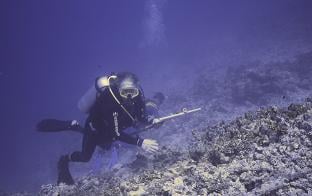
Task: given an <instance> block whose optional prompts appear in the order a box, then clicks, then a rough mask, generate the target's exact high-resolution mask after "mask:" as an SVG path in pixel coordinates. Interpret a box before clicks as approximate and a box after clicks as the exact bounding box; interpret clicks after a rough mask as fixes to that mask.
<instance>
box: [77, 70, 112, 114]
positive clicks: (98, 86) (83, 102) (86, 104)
mask: <svg viewBox="0 0 312 196" xmlns="http://www.w3.org/2000/svg"><path fill="white" fill-rule="evenodd" d="M115 78H116V76H114V75H112V76H101V77H98V78H96V80H95V85H92V86H91V87H90V88H89V89H88V91H87V92H86V93H85V94H84V95H83V96H82V97H81V98H80V99H79V101H78V108H79V110H80V111H81V112H83V113H89V111H90V109H91V107H92V105H93V104H94V103H95V101H96V96H97V93H98V92H103V91H104V90H105V89H106V88H107V87H109V85H110V79H115Z"/></svg>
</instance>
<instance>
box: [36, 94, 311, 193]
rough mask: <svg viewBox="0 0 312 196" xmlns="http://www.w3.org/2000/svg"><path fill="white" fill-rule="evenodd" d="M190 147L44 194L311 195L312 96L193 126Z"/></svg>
mask: <svg viewBox="0 0 312 196" xmlns="http://www.w3.org/2000/svg"><path fill="white" fill-rule="evenodd" d="M192 134H193V139H192V142H191V144H190V145H189V146H188V151H187V152H186V153H185V152H175V151H172V150H171V149H170V148H166V147H163V148H162V149H161V150H160V152H158V153H157V154H155V155H147V154H143V153H140V154H137V158H136V160H135V161H134V162H132V163H130V164H128V165H124V166H122V167H121V168H119V169H115V170H114V171H112V172H111V173H106V175H104V176H103V175H99V176H85V177H83V178H81V179H78V180H77V183H76V184H75V185H73V186H67V185H63V184H61V185H59V186H56V185H44V186H42V188H41V190H40V192H39V195H209V194H211V195H216V194H221V195H240V194H247V195H255V194H256V195H263V194H264V195H284V194H287V195H293V194H297V195H310V194H312V151H311V147H312V99H311V98H308V99H306V101H305V102H304V103H301V104H291V105H289V106H288V107H286V108H278V107H275V106H272V107H268V108H266V109H261V110H258V111H255V112H247V113H245V114H244V115H243V116H241V117H238V118H236V119H234V120H233V121H231V122H229V123H224V122H220V123H218V124H216V125H214V126H209V127H206V128H205V129H200V130H193V131H192Z"/></svg>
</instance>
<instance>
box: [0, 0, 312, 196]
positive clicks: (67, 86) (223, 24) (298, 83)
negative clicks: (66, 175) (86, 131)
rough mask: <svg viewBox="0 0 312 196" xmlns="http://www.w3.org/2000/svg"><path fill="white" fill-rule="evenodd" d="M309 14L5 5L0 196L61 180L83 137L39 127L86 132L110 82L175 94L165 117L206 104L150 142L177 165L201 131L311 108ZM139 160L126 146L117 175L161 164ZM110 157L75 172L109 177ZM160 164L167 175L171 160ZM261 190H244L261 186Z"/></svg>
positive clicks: (182, 1)
mask: <svg viewBox="0 0 312 196" xmlns="http://www.w3.org/2000/svg"><path fill="white" fill-rule="evenodd" d="M311 9H312V2H311V1H309V0H296V1H294V0H270V1H269V0H263V1H256V0H249V1H247V0H236V1H214V0H207V1H206V0H197V1H191V0H135V1H130V0H128V1H127V0H94V1H82V0H75V1H72V0H68V1H60V0H56V1H39V0H28V1H21V0H2V1H1V2H0V10H1V11H0V15H1V17H0V22H1V23H0V24H1V37H0V39H1V53H0V55H1V58H0V88H1V93H0V95H1V96H0V97H1V101H0V108H1V118H0V119H1V120H0V122H1V137H0V156H1V158H0V193H1V191H3V194H5V193H4V192H19V191H27V192H38V191H40V190H42V187H41V185H44V184H55V182H56V178H57V171H56V164H57V160H58V159H59V157H60V155H62V154H65V153H68V152H72V151H73V150H77V149H80V148H81V146H80V145H81V140H82V137H81V135H79V134H77V133H73V132H66V131H64V132H61V133H39V132H36V130H35V126H36V123H37V122H38V121H39V120H41V119H44V118H57V119H64V120H71V119H77V120H79V122H80V123H81V124H83V122H84V120H85V118H86V116H84V114H82V113H81V112H80V111H79V110H78V108H77V102H78V100H79V98H80V97H81V96H82V95H83V94H84V92H85V91H86V90H87V89H88V88H89V87H90V86H91V85H92V84H93V82H94V80H95V78H96V77H97V76H100V75H104V74H110V73H112V72H119V71H131V72H133V73H135V74H137V75H138V77H139V79H140V82H141V84H142V86H143V89H144V91H145V95H146V97H150V96H152V95H153V93H154V92H158V91H160V92H163V93H164V94H165V95H166V97H167V99H166V101H165V103H164V105H162V106H161V111H160V113H161V114H162V115H167V114H170V113H173V112H177V111H179V110H180V109H181V108H182V107H187V108H190V109H191V108H195V107H201V108H202V111H201V112H199V113H196V114H194V115H193V114H192V115H188V116H185V117H181V118H179V119H175V120H174V121H169V122H166V123H165V125H164V126H162V127H161V128H160V129H157V130H151V131H149V132H146V133H144V134H142V137H145V138H146V137H150V138H154V139H156V140H157V141H159V143H160V146H162V147H166V148H167V149H169V150H170V152H171V154H170V153H169V152H167V151H165V152H167V153H168V154H169V155H170V156H171V157H170V160H171V159H174V156H177V157H179V155H177V154H175V153H173V152H181V153H182V154H183V153H186V154H189V152H191V151H190V148H193V147H194V141H193V140H191V139H190V138H192V137H193V134H192V130H198V132H203V133H204V131H201V130H204V129H205V130H206V131H207V127H209V126H213V125H215V124H218V123H220V122H223V123H224V122H230V121H231V120H233V119H235V118H236V117H239V116H241V115H243V114H244V113H245V112H248V111H257V110H259V109H263V108H265V107H269V106H272V105H274V106H276V107H286V106H288V105H289V104H291V103H298V102H303V101H304V100H305V99H306V98H307V97H310V96H311V95H312V93H311V90H312V87H311V84H312V83H311V82H312V79H311V74H312V22H311V19H312V12H311ZM302 107H303V108H308V109H306V110H304V112H299V113H300V114H302V115H303V114H307V115H309V112H308V111H309V107H310V106H309V105H308V106H307V105H304V106H302ZM291 109H292V108H291ZM295 110H296V109H295ZM300 111H301V110H300ZM299 113H298V115H299ZM257 118H265V117H263V116H260V117H259V116H258V117H257ZM294 118H295V117H294ZM305 121H307V123H308V124H309V123H310V121H309V120H307V119H305ZM303 124H304V123H303ZM220 126H221V127H222V126H223V125H220ZM220 126H219V128H214V129H210V130H209V132H210V133H212V135H213V136H211V137H212V138H215V137H219V135H218V134H219V132H218V131H217V130H218V129H220ZM298 126H299V125H298ZM298 134H299V133H298ZM299 135H300V134H299ZM257 137H258V136H257ZM247 138H248V137H247ZM255 138H256V136H254V135H252V136H250V137H249V139H248V141H254V140H255ZM227 139H228V138H227ZM234 139H235V138H234ZM234 139H233V140H234ZM236 139H237V138H236ZM229 140H230V139H229ZM255 143H256V140H255ZM276 143H279V140H278V141H277V142H276ZM207 146H208V144H207ZM224 146H226V145H224ZM194 148H195V147H194ZM212 148H213V147H211V149H212ZM229 148H231V147H229ZM242 148H243V147H242ZM306 148H307V149H306V150H307V151H309V150H311V147H309V145H306ZM246 149H248V148H247V147H246ZM215 150H216V151H220V152H221V151H222V150H220V149H219V148H215ZM240 150H241V151H244V149H240ZM196 152H197V151H196ZM205 152H206V151H205ZM137 153H142V152H140V149H137V148H136V147H132V146H128V145H125V144H122V146H121V147H120V149H119V158H118V159H119V160H118V163H117V164H116V170H117V171H119V172H114V173H116V174H114V175H124V174H125V173H127V172H129V176H131V175H130V171H128V170H127V169H125V165H127V164H128V165H129V163H132V162H133V161H141V162H140V163H142V162H143V163H142V164H141V168H142V169H144V168H145V169H147V171H149V169H151V167H153V164H154V165H155V164H156V165H157V160H158V159H156V161H155V160H154V162H149V161H148V158H147V159H145V157H143V158H142V156H143V155H142V156H137ZM143 154H144V153H143ZM164 154H165V153H164ZM168 154H167V156H169V155H168ZM225 154H226V153H225ZM298 154H300V153H299V152H298ZM165 155H166V154H165ZM192 156H193V155H192ZM192 156H191V158H192ZM207 156H208V155H207ZM211 156H212V155H211V153H210V154H209V156H208V158H207V161H208V162H211V163H214V164H213V165H214V167H218V164H219V163H221V162H222V161H221V162H220V160H221V159H220V157H219V159H220V160H219V162H218V161H217V163H215V162H214V161H212V160H211V159H209V157H210V158H211ZM213 156H217V157H218V156H219V155H214V154H213ZM222 156H223V155H222ZM231 156H234V155H231ZM231 156H230V155H229V157H230V160H233V159H235V158H233V157H231ZM246 156H247V155H246ZM294 156H295V155H294ZM138 157H139V158H138ZM146 157H148V155H146ZM307 157H308V158H307V162H309V161H311V156H310V155H309V156H308V155H307ZM309 157H310V158H309ZM110 158H111V152H110V151H108V152H102V151H100V150H99V151H98V152H97V154H96V155H94V157H93V158H92V160H91V161H90V162H89V163H81V164H80V163H73V168H71V170H72V173H73V175H74V176H75V177H76V178H77V179H78V178H84V177H85V176H87V175H89V176H93V175H100V176H102V177H103V178H104V177H109V176H110V175H111V173H110V172H111V171H108V170H109V169H107V165H108V163H109V159H110ZM163 159H166V157H163ZM168 159H169V158H168ZM195 159H196V158H195ZM159 160H161V158H159ZM213 160H215V159H213ZM217 160H218V158H217ZM155 162H156V163H155ZM222 163H223V162H222ZM225 163H226V162H225ZM158 164H162V167H163V168H166V167H167V166H168V164H170V161H169V163H163V162H161V163H158ZM139 165H140V164H139ZM310 166H311V165H310ZM127 167H129V168H128V169H129V170H131V171H132V172H133V173H140V172H142V171H140V172H139V169H140V167H139V168H135V169H133V168H131V164H130V166H127ZM168 167H169V166H168ZM181 167H182V166H181ZM217 169H218V168H217ZM116 170H115V171H116ZM121 171H122V172H121ZM246 175H247V174H246ZM125 178H126V177H125ZM306 179H310V180H311V177H306ZM178 180H179V179H178ZM178 180H177V181H178ZM103 181H105V180H103ZM195 181H196V180H195ZM246 181H247V180H246ZM105 182H106V181H105ZM252 182H254V183H251V185H250V182H248V183H247V185H248V186H247V187H246V186H245V189H244V190H245V191H246V190H250V186H251V187H253V188H255V187H257V186H258V185H259V187H261V183H260V182H258V181H252ZM103 184H104V183H103ZM245 184H246V183H245ZM311 184H312V183H311V181H309V183H308V185H309V186H310V189H309V190H310V191H311V190H312V189H311V186H312V185H311ZM100 185H101V183H100ZM100 185H99V186H100ZM249 185H250V186H249ZM308 185H307V186H308ZM207 186H208V185H207ZM130 187H133V186H130ZM206 188H207V187H206ZM138 189H139V188H138ZM155 189H157V188H155ZM161 189H162V188H161V187H160V188H159V190H161ZM207 189H209V188H207ZM223 189H224V190H225V189H226V188H224V187H223V188H222V187H221V188H220V190H223ZM50 190H52V191H55V189H53V188H51V189H50ZM125 190H126V191H130V190H128V189H127V188H124V189H123V191H125ZM150 190H153V189H152V188H150ZM169 190H173V189H170V188H169ZM251 190H253V189H251ZM309 190H306V191H304V193H307V194H308V193H311V192H309ZM48 192H49V191H48ZM114 193H117V192H114ZM155 193H156V192H150V194H155ZM166 193H167V192H166ZM208 193H209V191H208ZM211 193H213V192H211ZM219 193H221V192H219ZM234 193H236V192H233V194H234ZM299 193H300V192H299ZM168 194H169V192H168ZM171 194H173V193H171ZM177 194H184V195H185V194H188V193H187V192H181V193H177ZM197 194H207V192H206V193H200V192H197Z"/></svg>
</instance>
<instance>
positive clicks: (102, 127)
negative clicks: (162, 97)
mask: <svg viewBox="0 0 312 196" xmlns="http://www.w3.org/2000/svg"><path fill="white" fill-rule="evenodd" d="M111 88H112V90H113V92H114V94H115V96H116V98H117V99H118V100H119V101H120V102H121V104H122V105H123V106H124V107H125V108H126V109H127V111H128V112H129V113H130V114H131V116H132V117H133V118H134V119H135V121H133V120H132V119H131V118H130V117H129V115H128V114H127V113H126V112H125V111H124V110H123V109H122V107H121V106H120V105H119V104H118V103H117V102H116V100H115V99H114V97H113V96H112V94H111V93H110V91H109V89H108V88H106V89H105V90H104V91H103V92H100V93H98V95H97V99H96V102H95V104H94V105H93V106H92V108H91V109H90V112H89V116H88V118H87V120H86V123H85V129H84V133H83V142H82V151H76V152H73V153H72V154H71V155H70V160H71V161H74V162H88V161H89V160H90V159H91V157H92V154H93V152H94V150H95V147H96V146H100V147H104V146H107V145H110V144H111V143H112V142H113V141H115V140H120V141H123V142H126V143H128V144H133V145H138V146H141V145H142V142H143V139H141V138H140V137H138V136H132V135H129V134H127V133H124V132H123V131H124V130H125V129H127V128H129V127H133V126H138V125H139V124H144V125H146V124H148V120H147V114H146V110H145V98H144V95H143V93H142V92H140V94H139V95H138V96H137V97H135V98H133V99H132V100H131V101H130V102H129V103H126V102H123V99H122V98H121V96H120V95H119V93H118V90H117V88H116V87H114V86H112V87H111Z"/></svg>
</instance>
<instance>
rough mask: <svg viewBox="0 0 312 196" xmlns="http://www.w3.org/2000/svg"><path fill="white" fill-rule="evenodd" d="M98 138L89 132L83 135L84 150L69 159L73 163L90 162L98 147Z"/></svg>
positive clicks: (74, 153)
mask: <svg viewBox="0 0 312 196" xmlns="http://www.w3.org/2000/svg"><path fill="white" fill-rule="evenodd" d="M96 138H97V136H96V135H95V134H94V133H92V132H91V131H89V130H87V131H86V132H85V133H84V135H83V140H82V150H81V151H76V152H73V153H72V154H71V155H70V156H69V159H70V161H73V162H88V161H89V160H90V159H91V157H92V154H93V152H94V150H95V147H96V145H97V142H96V141H97V139H96Z"/></svg>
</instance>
